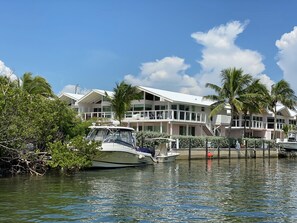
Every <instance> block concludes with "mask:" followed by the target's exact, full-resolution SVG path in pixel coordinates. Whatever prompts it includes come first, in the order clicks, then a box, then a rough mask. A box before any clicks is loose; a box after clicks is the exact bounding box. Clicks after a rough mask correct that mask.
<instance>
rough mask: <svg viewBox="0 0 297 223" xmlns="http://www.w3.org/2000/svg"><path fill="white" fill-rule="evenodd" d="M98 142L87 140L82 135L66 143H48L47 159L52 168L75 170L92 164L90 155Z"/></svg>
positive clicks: (94, 152) (94, 151)
mask: <svg viewBox="0 0 297 223" xmlns="http://www.w3.org/2000/svg"><path fill="white" fill-rule="evenodd" d="M98 146H100V143H99V142H97V143H95V142H93V143H91V142H88V141H86V140H85V139H84V138H83V137H82V136H78V137H75V138H73V139H72V140H70V141H69V142H68V144H63V143H62V142H61V141H57V142H54V143H50V144H49V150H50V151H51V160H50V161H48V163H49V165H50V166H51V167H52V168H59V169H61V170H63V171H67V172H69V171H76V170H79V169H81V168H84V167H90V166H91V165H92V156H93V155H95V154H96V151H97V149H96V148H97V147H98Z"/></svg>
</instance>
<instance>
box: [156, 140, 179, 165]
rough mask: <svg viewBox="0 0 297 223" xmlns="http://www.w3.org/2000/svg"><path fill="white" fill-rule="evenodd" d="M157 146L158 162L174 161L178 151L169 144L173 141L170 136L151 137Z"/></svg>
mask: <svg viewBox="0 0 297 223" xmlns="http://www.w3.org/2000/svg"><path fill="white" fill-rule="evenodd" d="M150 140H153V141H154V142H155V143H156V144H157V145H158V146H157V148H156V156H155V157H156V159H157V161H158V163H168V162H174V161H175V160H176V157H177V156H179V153H178V152H176V151H175V150H173V149H172V147H171V144H172V142H175V140H174V139H170V138H151V139H150Z"/></svg>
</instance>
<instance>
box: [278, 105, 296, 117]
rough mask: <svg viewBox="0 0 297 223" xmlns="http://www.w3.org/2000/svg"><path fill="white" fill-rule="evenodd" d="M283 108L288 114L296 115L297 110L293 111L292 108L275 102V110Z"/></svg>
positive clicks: (279, 110)
mask: <svg viewBox="0 0 297 223" xmlns="http://www.w3.org/2000/svg"><path fill="white" fill-rule="evenodd" d="M283 110H287V112H288V113H289V116H291V117H294V116H296V115H297V112H296V111H294V110H292V109H289V108H287V107H286V106H284V105H282V104H280V103H277V105H276V111H277V112H281V111H283Z"/></svg>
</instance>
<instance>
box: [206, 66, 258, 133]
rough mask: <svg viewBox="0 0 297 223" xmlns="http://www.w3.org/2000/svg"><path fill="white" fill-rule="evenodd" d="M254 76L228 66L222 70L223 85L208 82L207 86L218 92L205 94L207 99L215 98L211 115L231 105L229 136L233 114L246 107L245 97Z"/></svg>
mask: <svg viewBox="0 0 297 223" xmlns="http://www.w3.org/2000/svg"><path fill="white" fill-rule="evenodd" d="M252 80H253V78H252V76H251V75H249V74H243V70H242V69H237V68H228V69H224V70H222V71H221V81H222V87H219V86H217V85H215V84H211V83H207V84H206V85H205V86H206V87H208V88H211V89H213V90H214V91H215V92H216V93H217V94H215V95H207V96H204V98H206V99H210V100H214V101H215V103H214V104H213V105H212V109H211V112H210V116H211V117H212V116H215V115H217V114H218V113H219V112H221V111H222V110H224V109H225V107H226V106H230V110H231V119H230V124H229V132H228V136H230V133H231V126H232V123H233V116H234V115H235V114H239V113H241V112H242V110H243V108H244V104H243V101H244V98H245V97H248V95H247V94H248V93H247V88H248V87H249V85H250V84H251V82H252Z"/></svg>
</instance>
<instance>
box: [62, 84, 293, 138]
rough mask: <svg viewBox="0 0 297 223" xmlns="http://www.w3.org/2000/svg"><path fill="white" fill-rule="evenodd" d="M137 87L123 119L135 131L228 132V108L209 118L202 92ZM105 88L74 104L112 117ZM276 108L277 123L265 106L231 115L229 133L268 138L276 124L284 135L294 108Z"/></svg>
mask: <svg viewBox="0 0 297 223" xmlns="http://www.w3.org/2000/svg"><path fill="white" fill-rule="evenodd" d="M138 89H139V90H140V91H141V92H142V94H143V97H142V98H141V99H140V100H134V101H133V102H132V106H131V109H130V110H129V111H128V112H127V113H126V115H125V118H124V120H123V123H124V124H126V125H127V126H130V127H133V128H134V129H135V130H136V131H157V132H162V133H167V134H170V135H193V136H194V135H195V136H201V135H208V136H211V135H218V136H227V135H228V131H229V123H230V120H231V116H230V111H229V110H228V108H226V109H225V110H224V111H223V112H221V113H220V114H218V115H217V116H215V117H212V118H210V117H209V114H210V109H211V108H210V106H211V104H213V101H210V100H205V99H203V97H202V96H196V95H189V94H182V93H177V92H171V91H165V90H160V89H154V88H149V87H142V86H139V87H138ZM105 92H106V93H107V94H108V95H110V96H112V94H113V93H112V92H110V91H104V90H98V89H94V90H92V91H90V92H89V93H87V94H86V95H84V96H81V95H80V96H78V97H77V100H76V102H75V103H74V105H75V106H74V107H75V108H76V109H77V110H78V113H79V114H80V115H81V117H82V119H84V120H87V119H90V118H94V119H96V118H105V119H113V117H114V113H113V111H112V107H111V105H110V102H109V101H108V100H106V97H105ZM67 94H68V93H64V94H63V95H61V96H60V98H61V99H62V100H66V99H67V98H68V100H69V99H70V100H74V99H73V98H75V97H74V96H73V95H72V94H70V95H67ZM70 96H71V98H70ZM277 111H278V113H277V123H274V115H273V113H271V112H269V111H268V110H267V112H265V113H264V114H252V115H251V117H250V116H246V117H244V116H243V115H239V116H234V117H233V122H232V128H231V132H230V136H232V137H236V138H239V137H242V136H243V134H244V131H245V132H246V133H249V134H250V135H251V136H253V137H259V138H265V139H271V138H273V137H274V133H273V131H274V125H275V127H276V133H275V134H276V137H277V138H283V131H282V127H283V125H284V124H296V112H294V111H292V110H290V109H288V108H286V107H284V106H282V105H278V107H277ZM250 122H251V123H250ZM250 124H251V125H250ZM244 126H245V127H244Z"/></svg>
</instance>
